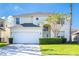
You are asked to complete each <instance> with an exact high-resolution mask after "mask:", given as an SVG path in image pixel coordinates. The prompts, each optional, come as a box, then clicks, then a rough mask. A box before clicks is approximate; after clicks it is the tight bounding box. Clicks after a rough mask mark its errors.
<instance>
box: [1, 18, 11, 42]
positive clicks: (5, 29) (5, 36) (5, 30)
mask: <svg viewBox="0 0 79 59" xmlns="http://www.w3.org/2000/svg"><path fill="white" fill-rule="evenodd" d="M9 38H10V23H9V22H8V21H6V20H4V19H0V42H7V43H9Z"/></svg>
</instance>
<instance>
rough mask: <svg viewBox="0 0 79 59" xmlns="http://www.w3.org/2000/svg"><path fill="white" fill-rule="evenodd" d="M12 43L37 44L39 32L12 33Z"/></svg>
mask: <svg viewBox="0 0 79 59" xmlns="http://www.w3.org/2000/svg"><path fill="white" fill-rule="evenodd" d="M12 35H13V43H31V44H33V43H39V38H40V36H41V33H40V31H37V32H36V31H22V32H18V31H16V32H13V33H12Z"/></svg>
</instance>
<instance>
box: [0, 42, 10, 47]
mask: <svg viewBox="0 0 79 59" xmlns="http://www.w3.org/2000/svg"><path fill="white" fill-rule="evenodd" d="M6 45H8V44H7V43H5V42H0V47H3V46H6Z"/></svg>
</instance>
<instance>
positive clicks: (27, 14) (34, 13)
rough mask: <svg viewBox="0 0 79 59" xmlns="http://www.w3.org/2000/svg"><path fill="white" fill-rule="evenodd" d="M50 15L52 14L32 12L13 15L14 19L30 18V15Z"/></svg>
mask: <svg viewBox="0 0 79 59" xmlns="http://www.w3.org/2000/svg"><path fill="white" fill-rule="evenodd" d="M50 14H52V13H49V12H32V13H25V14H19V15H14V17H16V16H32V15H50Z"/></svg>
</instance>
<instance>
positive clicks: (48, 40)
mask: <svg viewBox="0 0 79 59" xmlns="http://www.w3.org/2000/svg"><path fill="white" fill-rule="evenodd" d="M39 42H40V44H60V43H65V42H66V39H65V38H40V39H39Z"/></svg>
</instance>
